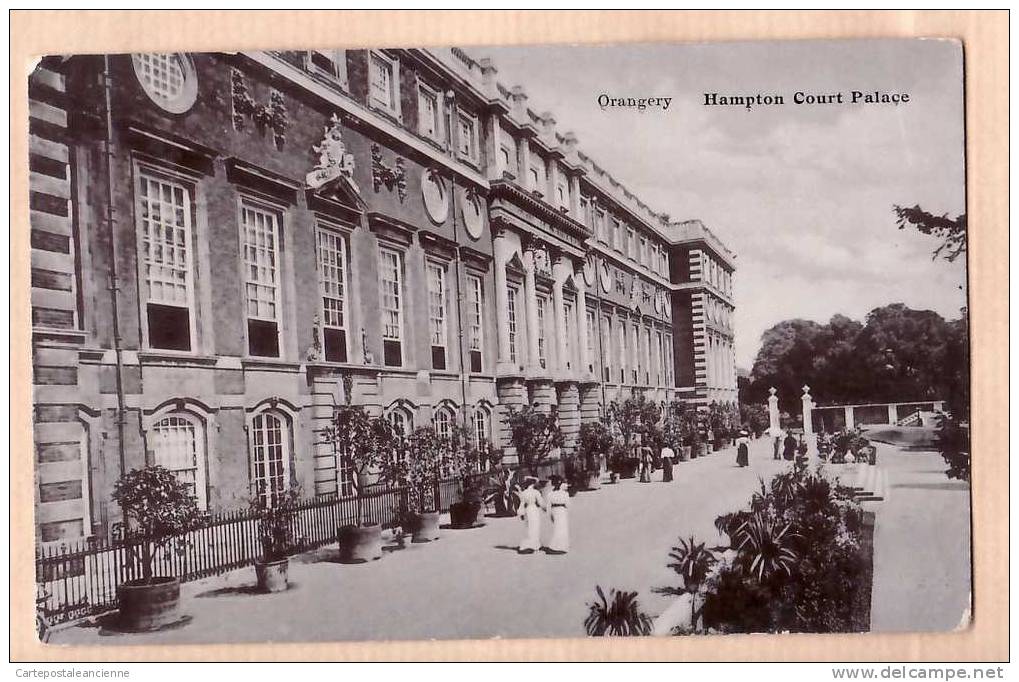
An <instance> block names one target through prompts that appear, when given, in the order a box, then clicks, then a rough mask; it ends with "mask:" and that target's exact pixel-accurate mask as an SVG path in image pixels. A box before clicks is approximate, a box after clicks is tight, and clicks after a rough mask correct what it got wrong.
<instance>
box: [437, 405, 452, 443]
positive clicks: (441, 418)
mask: <svg viewBox="0 0 1019 682" xmlns="http://www.w3.org/2000/svg"><path fill="white" fill-rule="evenodd" d="M434 421H435V434H436V435H437V436H439V438H449V437H450V436H452V435H453V410H451V409H449V408H448V407H440V408H439V409H438V410H436V411H435V420H434Z"/></svg>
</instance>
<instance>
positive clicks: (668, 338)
mask: <svg viewBox="0 0 1019 682" xmlns="http://www.w3.org/2000/svg"><path fill="white" fill-rule="evenodd" d="M673 359H674V357H673V354H672V334H666V335H665V384H666V385H667V386H672V378H673V376H674V371H673V370H674V367H673Z"/></svg>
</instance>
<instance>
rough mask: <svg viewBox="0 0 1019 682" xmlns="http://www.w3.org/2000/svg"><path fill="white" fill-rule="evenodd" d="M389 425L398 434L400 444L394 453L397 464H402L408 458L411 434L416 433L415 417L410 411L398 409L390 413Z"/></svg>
mask: <svg viewBox="0 0 1019 682" xmlns="http://www.w3.org/2000/svg"><path fill="white" fill-rule="evenodd" d="M389 423H390V424H391V425H392V427H393V431H394V432H395V433H396V437H397V440H399V444H398V445H397V447H396V449H395V450H394V451H393V458H394V459H395V460H396V461H397V462H402V461H404V460H405V459H406V457H407V442H408V439H409V438H410V434H411V433H413V432H414V416H413V415H412V414H411V413H410V412H409V411H408V410H405V409H403V408H401V407H397V408H395V409H393V411H392V412H390V413H389Z"/></svg>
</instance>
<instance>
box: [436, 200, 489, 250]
mask: <svg viewBox="0 0 1019 682" xmlns="http://www.w3.org/2000/svg"><path fill="white" fill-rule="evenodd" d="M425 196H426V198H425V201H426V202H427V201H428V199H427V195H425ZM428 212H429V213H431V212H432V211H431V209H428ZM461 213H462V214H463V219H464V227H466V228H467V234H469V235H470V236H471V239H481V233H482V231H483V230H484V227H485V219H484V216H483V215H482V210H481V200H480V199H478V196H477V195H476V194H474V193H470V194H467V195H466V196H465V197H464V202H463V208H462V209H461ZM433 217H434V216H433Z"/></svg>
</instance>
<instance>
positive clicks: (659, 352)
mask: <svg viewBox="0 0 1019 682" xmlns="http://www.w3.org/2000/svg"><path fill="white" fill-rule="evenodd" d="M655 355H656V359H657V364H658V367H657V368H656V370H657V371H656V372H655V383H656V384H657V385H659V386H661V385H662V380H663V379H664V378H665V376H664V374H665V346H663V345H662V333H661V332H655Z"/></svg>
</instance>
